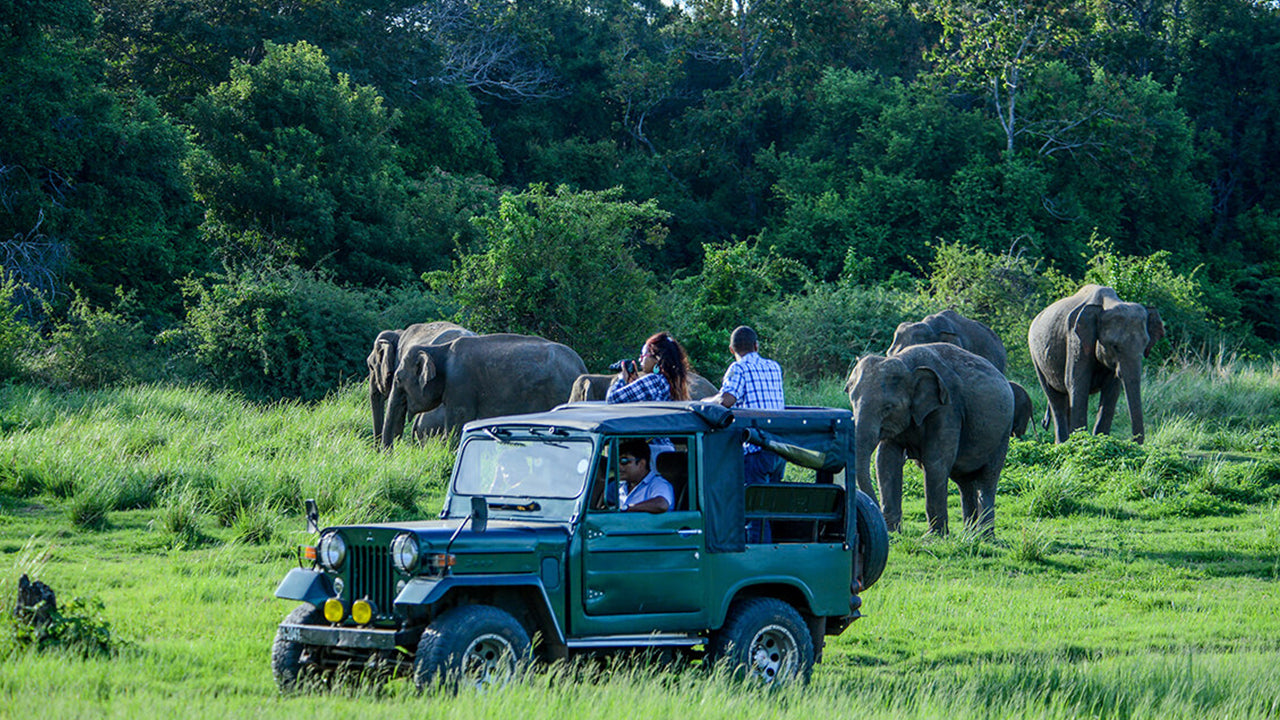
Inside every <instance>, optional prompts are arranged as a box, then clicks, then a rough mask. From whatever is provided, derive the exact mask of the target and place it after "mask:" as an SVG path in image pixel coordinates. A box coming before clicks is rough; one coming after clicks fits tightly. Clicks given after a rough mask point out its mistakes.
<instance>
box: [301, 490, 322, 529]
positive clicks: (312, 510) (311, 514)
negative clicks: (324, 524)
mask: <svg viewBox="0 0 1280 720" xmlns="http://www.w3.org/2000/svg"><path fill="white" fill-rule="evenodd" d="M304 504H305V505H306V508H307V510H306V516H307V532H309V533H318V532H320V511H319V510H317V509H316V501H315V500H314V499H312V498H307V500H306V502H305V503H304Z"/></svg>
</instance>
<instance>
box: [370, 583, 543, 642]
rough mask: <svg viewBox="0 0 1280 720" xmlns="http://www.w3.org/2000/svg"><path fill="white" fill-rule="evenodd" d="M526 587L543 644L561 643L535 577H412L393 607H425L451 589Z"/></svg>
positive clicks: (540, 584)
mask: <svg viewBox="0 0 1280 720" xmlns="http://www.w3.org/2000/svg"><path fill="white" fill-rule="evenodd" d="M473 587H483V588H513V587H514V588H528V589H531V590H533V591H534V592H533V593H532V594H533V595H534V596H535V597H536V598H537V600H536V601H535V603H534V607H532V608H530V609H531V610H532V611H533V615H534V617H536V618H537V619H538V624H539V627H538V628H537V629H539V630H542V631H543V633H544V634H546V635H548V637H547V641H548V642H551V643H553V644H558V645H563V644H564V643H565V639H564V630H563V629H561V627H560V623H559V622H558V621H557V620H556V616H555V613H554V612H552V611H551V600H550V598H548V597H547V589H546V587H544V586H543V584H542V578H540V577H538V576H537V575H445V576H444V577H436V578H427V577H415V578H413V579H412V580H410V581H409V582H408V583H406V584H405V586H404V589H403V590H401V591H400V594H399V595H397V596H396V599H395V604H396V605H397V606H399V605H418V606H427V605H434V604H436V603H438V602H440V601H441V600H442V599H444V597H445V596H446V595H448V594H449V593H450V592H452V591H453V590H454V589H455V588H473Z"/></svg>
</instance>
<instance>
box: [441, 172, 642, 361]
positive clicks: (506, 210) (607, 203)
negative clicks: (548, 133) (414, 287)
mask: <svg viewBox="0 0 1280 720" xmlns="http://www.w3.org/2000/svg"><path fill="white" fill-rule="evenodd" d="M666 218H667V214H666V213H664V212H662V211H661V210H659V209H658V207H657V204H656V203H654V202H653V201H649V202H645V203H633V202H627V201H624V200H622V191H621V190H620V189H613V190H606V191H601V192H592V191H584V192H573V191H571V190H570V189H569V188H567V187H564V186H561V187H559V188H556V190H555V191H554V192H549V191H548V190H547V188H546V187H545V186H543V185H534V186H531V187H530V188H529V189H528V190H526V191H525V192H522V193H519V194H505V195H503V196H502V200H501V202H500V204H499V207H498V209H497V210H496V211H495V212H493V213H491V214H489V215H485V216H483V217H479V218H476V219H475V221H474V222H475V224H476V226H477V227H478V228H480V230H481V231H482V233H483V235H484V237H485V240H486V243H485V246H484V247H483V249H481V250H479V251H477V252H472V253H464V254H463V255H462V256H461V257H460V258H459V259H458V261H457V263H456V264H455V267H454V270H453V271H452V272H439V273H435V274H433V275H431V276H429V278H428V280H429V282H430V284H431V285H432V287H433V288H435V289H438V290H447V291H448V293H449V294H450V295H451V296H452V298H453V300H454V301H455V302H456V303H457V304H458V306H459V308H460V310H459V317H460V320H461V323H462V324H463V325H465V326H467V327H470V328H473V329H475V330H476V331H478V332H515V333H524V334H529V335H538V336H541V337H545V338H547V339H549V340H554V341H556V342H562V343H565V344H566V345H569V346H570V347H572V348H574V349H575V350H577V351H578V353H579V354H580V355H582V357H583V359H584V360H585V361H586V363H587V365H588V366H589V367H600V366H601V365H602V364H603V365H607V364H608V363H609V362H611V361H612V360H615V359H617V357H620V356H621V355H622V354H624V353H630V352H632V351H634V349H635V347H637V346H638V345H639V343H640V342H642V341H643V340H644V338H645V337H648V336H649V335H650V334H652V333H653V332H656V331H657V330H659V329H660V328H657V327H652V328H650V327H646V326H645V325H644V324H643V322H644V320H645V319H647V318H652V317H654V315H655V314H656V313H655V304H654V303H655V292H654V286H655V282H654V278H653V275H652V273H650V272H649V271H647V270H645V269H643V268H642V267H641V266H640V265H639V264H638V263H637V262H636V260H635V253H637V252H648V251H649V250H651V249H652V248H654V247H656V246H659V245H660V244H661V242H662V239H663V238H664V237H665V235H666V229H665V228H664V227H663V225H662V224H661V223H662V222H663V221H664V220H666ZM621 328H629V329H631V331H632V332H634V333H635V335H634V336H620V333H619V329H621Z"/></svg>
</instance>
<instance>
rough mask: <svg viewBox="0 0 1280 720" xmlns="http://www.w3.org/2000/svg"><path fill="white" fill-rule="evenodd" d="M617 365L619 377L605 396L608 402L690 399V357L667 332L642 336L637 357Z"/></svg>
mask: <svg viewBox="0 0 1280 720" xmlns="http://www.w3.org/2000/svg"><path fill="white" fill-rule="evenodd" d="M618 366H619V372H618V377H617V379H615V380H614V381H613V384H612V385H610V386H609V392H608V394H606V395H605V398H604V400H605V402H607V403H627V402H643V401H646V400H688V399H689V358H688V357H686V356H685V354H684V348H682V347H680V343H678V342H676V339H675V338H673V337H671V335H670V334H668V333H665V332H660V333H658V334H656V335H654V336H653V337H651V338H649V339H648V340H645V341H644V348H643V349H642V350H641V351H640V357H639V358H637V359H636V360H635V361H631V360H623V361H621V362H620V363H618Z"/></svg>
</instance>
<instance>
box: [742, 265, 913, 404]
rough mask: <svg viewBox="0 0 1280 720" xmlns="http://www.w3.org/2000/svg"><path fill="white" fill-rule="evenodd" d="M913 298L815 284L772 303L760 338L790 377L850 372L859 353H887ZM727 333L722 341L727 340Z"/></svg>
mask: <svg viewBox="0 0 1280 720" xmlns="http://www.w3.org/2000/svg"><path fill="white" fill-rule="evenodd" d="M911 301H912V296H911V295H910V294H909V293H906V292H904V291H901V290H894V289H892V288H889V287H884V286H873V287H858V286H853V285H844V284H840V285H835V284H821V283H815V284H811V285H810V286H809V288H808V290H807V291H806V292H804V293H799V294H795V295H792V296H790V297H788V298H786V299H785V300H781V301H779V302H778V303H776V304H774V305H772V306H771V307H769V309H768V310H767V311H766V312H765V314H764V317H763V319H762V320H761V321H760V326H761V327H760V333H761V337H762V338H765V339H767V340H768V343H769V345H770V347H771V348H772V357H773V359H775V360H777V361H778V362H779V363H781V364H782V366H783V367H785V368H786V370H787V373H788V376H789V377H790V378H793V379H795V378H799V379H802V380H816V379H819V378H823V377H831V376H833V375H837V376H841V377H843V376H845V375H847V374H848V372H849V369H850V366H851V365H852V364H853V362H855V361H856V360H857V359H858V358H859V357H860V356H862V355H865V354H868V353H884V351H885V350H886V349H887V348H888V347H889V344H890V343H891V342H892V340H893V332H894V330H895V329H896V328H897V326H898V323H899V322H902V321H903V320H906V319H908V318H909V317H910V310H909V307H910V304H911ZM727 340H728V335H727V333H726V335H725V338H724V340H723V341H722V342H727Z"/></svg>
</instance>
